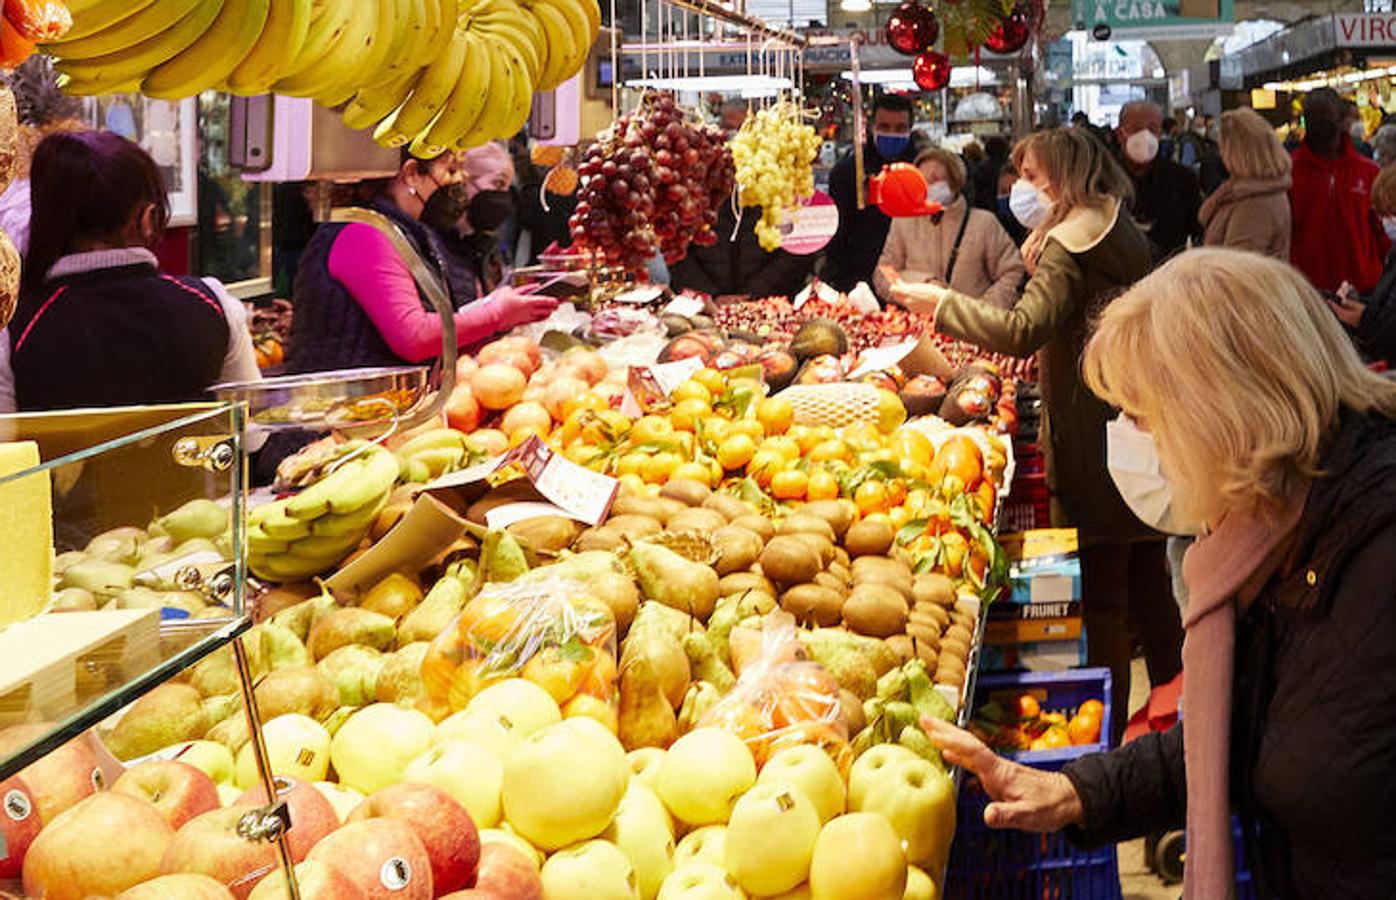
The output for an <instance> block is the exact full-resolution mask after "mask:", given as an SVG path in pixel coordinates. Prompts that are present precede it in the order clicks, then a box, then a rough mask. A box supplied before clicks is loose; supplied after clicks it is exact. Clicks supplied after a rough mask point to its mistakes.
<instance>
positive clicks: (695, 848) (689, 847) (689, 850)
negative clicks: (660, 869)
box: [674, 825, 727, 869]
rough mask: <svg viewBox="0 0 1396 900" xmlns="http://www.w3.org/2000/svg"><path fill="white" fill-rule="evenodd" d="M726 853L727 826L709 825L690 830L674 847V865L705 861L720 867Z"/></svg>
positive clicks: (678, 866)
mask: <svg viewBox="0 0 1396 900" xmlns="http://www.w3.org/2000/svg"><path fill="white" fill-rule="evenodd" d="M726 855H727V826H726V825H709V826H708V827H706V828H699V829H696V830H694V831H690V832H689V833H688V834H686V835H684V836H683V840H681V841H679V845H678V846H677V847H675V848H674V867H675V868H681V867H683V866H686V865H688V864H689V863H693V862H705V863H709V864H711V865H714V866H717V867H718V868H719V869H720V868H722V866H723V863H724V862H725V861H726Z"/></svg>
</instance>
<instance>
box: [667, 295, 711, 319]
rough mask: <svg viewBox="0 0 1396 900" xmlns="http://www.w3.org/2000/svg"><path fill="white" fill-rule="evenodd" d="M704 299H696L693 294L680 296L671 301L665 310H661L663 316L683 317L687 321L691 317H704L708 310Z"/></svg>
mask: <svg viewBox="0 0 1396 900" xmlns="http://www.w3.org/2000/svg"><path fill="white" fill-rule="evenodd" d="M706 308H707V307H706V305H705V304H704V303H703V298H702V297H694V296H693V295H692V294H680V295H678V296H677V297H675V298H674V299H673V300H670V301H669V303H668V305H667V306H665V307H664V309H662V310H660V313H661V315H675V316H683V317H684V318H685V319H687V318H689V317H691V316H697V315H702V313H703V310H704V309H706Z"/></svg>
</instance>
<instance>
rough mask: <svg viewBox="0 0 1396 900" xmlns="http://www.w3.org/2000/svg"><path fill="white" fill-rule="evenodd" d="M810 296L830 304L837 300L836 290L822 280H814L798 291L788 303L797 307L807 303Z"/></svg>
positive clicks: (837, 293)
mask: <svg viewBox="0 0 1396 900" xmlns="http://www.w3.org/2000/svg"><path fill="white" fill-rule="evenodd" d="M811 297H817V298H818V299H820V300H822V301H824V302H825V303H830V304H833V303H838V302H839V292H838V291H836V290H834V289H833V288H831V287H829V285H827V284H825V283H824V282H822V281H816V282H813V283H812V284H810V285H809V286H807V287H806V288H805V289H804V290H802V291H800V293H798V294H796V295H795V299H794V300H793V301H791V304H790V305H791V306H792V307H794V308H795V309H799V308H800V307H802V306H804V305H805V303H807V302H808V301H809V299H810V298H811Z"/></svg>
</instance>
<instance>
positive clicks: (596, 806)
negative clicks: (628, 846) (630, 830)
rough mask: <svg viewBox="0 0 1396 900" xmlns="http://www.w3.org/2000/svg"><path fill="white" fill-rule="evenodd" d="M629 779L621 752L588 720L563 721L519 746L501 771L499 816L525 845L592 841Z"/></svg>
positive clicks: (555, 846) (559, 845) (606, 733)
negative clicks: (521, 838)
mask: <svg viewBox="0 0 1396 900" xmlns="http://www.w3.org/2000/svg"><path fill="white" fill-rule="evenodd" d="M629 781H630V766H629V765H628V764H627V763H626V761H625V749H624V748H623V747H621V745H620V741H619V740H617V739H616V736H615V735H614V734H612V733H611V732H609V731H607V730H606V728H605V727H604V726H602V725H601V724H599V723H597V722H596V721H595V720H593V719H588V718H576V719H564V720H563V721H561V722H559V723H557V724H556V725H549V726H548V727H547V728H544V729H543V730H542V731H540V732H538V733H537V734H534V735H533V736H532V737H529V738H528V739H526V740H525V741H523V743H521V744H520V745H519V748H518V750H517V751H515V752H514V754H513V755H512V756H511V757H510V758H509V759H508V761H507V762H506V764H505V767H504V817H505V818H506V819H508V821H509V824H510V825H512V826H513V827H514V830H516V831H517V832H518V833H519V834H521V835H523V836H524V837H525V838H527V839H528V841H529V843H531V844H533V845H534V846H536V847H539V848H541V849H543V850H546V851H553V850H559V849H561V848H563V847H566V846H568V845H570V844H575V843H577V842H578V841H584V840H586V839H588V838H593V837H596V836H597V835H598V834H600V833H601V832H603V831H605V830H606V826H608V825H610V824H611V819H613V818H615V814H616V810H617V809H618V808H619V807H620V801H621V798H622V797H624V796H625V788H626V784H627V783H628V782H629Z"/></svg>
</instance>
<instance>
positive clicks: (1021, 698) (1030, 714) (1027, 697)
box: [1018, 694, 1042, 719]
mask: <svg viewBox="0 0 1396 900" xmlns="http://www.w3.org/2000/svg"><path fill="white" fill-rule="evenodd" d="M1040 715H1042V704H1040V703H1038V702H1037V698H1036V697H1034V696H1033V695H1032V694H1019V695H1018V718H1020V719H1035V718H1037V717H1038V716H1040Z"/></svg>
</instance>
